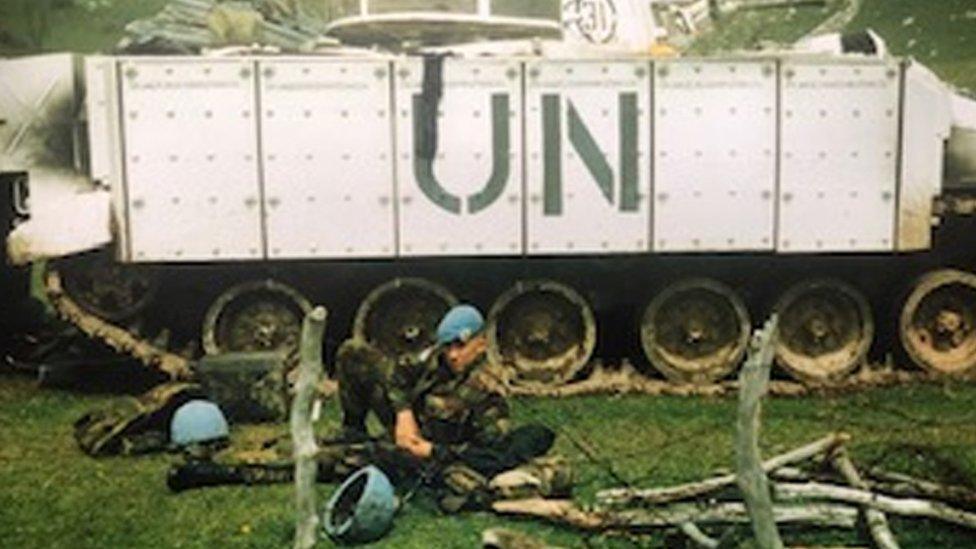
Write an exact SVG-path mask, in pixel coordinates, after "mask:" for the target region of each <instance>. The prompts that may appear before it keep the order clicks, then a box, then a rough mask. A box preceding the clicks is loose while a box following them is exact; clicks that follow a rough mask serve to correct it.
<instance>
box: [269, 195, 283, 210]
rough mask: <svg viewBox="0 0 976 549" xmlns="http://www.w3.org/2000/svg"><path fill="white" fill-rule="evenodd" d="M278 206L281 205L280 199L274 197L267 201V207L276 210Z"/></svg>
mask: <svg viewBox="0 0 976 549" xmlns="http://www.w3.org/2000/svg"><path fill="white" fill-rule="evenodd" d="M280 205H281V199H279V198H277V197H274V196H272V197H271V198H269V199H268V206H270V207H272V208H277V207H278V206H280Z"/></svg>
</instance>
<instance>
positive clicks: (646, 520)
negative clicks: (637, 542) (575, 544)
mask: <svg viewBox="0 0 976 549" xmlns="http://www.w3.org/2000/svg"><path fill="white" fill-rule="evenodd" d="M492 510H493V511H494V512H496V513H499V514H503V515H514V516H521V517H531V518H542V519H546V520H549V521H551V522H555V523H558V524H563V525H568V526H572V527H574V528H577V529H580V530H588V531H613V532H643V531H647V530H651V529H655V528H666V527H674V526H679V527H680V526H681V525H682V524H685V523H688V522H691V521H694V522H695V523H696V524H745V523H748V522H749V513H748V511H747V510H746V506H745V505H744V504H742V503H738V502H723V503H711V504H701V505H700V504H696V503H678V504H671V505H666V506H661V507H654V508H649V509H626V510H619V511H617V510H592V511H590V510H586V509H581V508H580V507H578V506H577V505H576V504H575V503H573V502H572V501H570V500H553V499H526V500H503V501H497V502H495V503H493V504H492ZM773 517H774V518H775V520H776V522H777V523H781V524H811V525H816V526H825V527H833V528H853V527H854V526H855V525H856V524H857V509H855V508H853V507H851V506H849V505H837V504H813V505H775V506H773Z"/></svg>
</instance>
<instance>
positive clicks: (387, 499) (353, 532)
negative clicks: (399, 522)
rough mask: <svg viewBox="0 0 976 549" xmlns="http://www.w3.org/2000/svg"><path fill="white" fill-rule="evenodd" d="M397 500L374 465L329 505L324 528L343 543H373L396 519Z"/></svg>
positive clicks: (357, 475) (345, 486)
mask: <svg viewBox="0 0 976 549" xmlns="http://www.w3.org/2000/svg"><path fill="white" fill-rule="evenodd" d="M396 510H397V499H396V494H395V493H394V491H393V484H391V483H390V479H389V478H387V476H386V475H385V474H384V473H383V471H380V470H379V469H377V468H376V467H374V466H372V465H370V466H368V467H364V468H362V469H360V470H359V471H356V472H355V473H353V474H352V476H350V477H349V478H347V479H346V481H345V482H343V483H342V485H341V486H339V489H338V490H336V492H335V493H334V494H332V497H331V498H329V502H328V503H327V504H326V505H325V513H324V516H323V520H322V527H323V529H324V530H325V533H326V534H327V535H328V536H329V537H330V538H331V539H332V540H333V541H336V542H339V543H369V542H371V541H376V540H378V539H380V538H381V537H383V536H384V535H385V534H386V532H387V531H389V529H390V526H392V525H393V517H394V516H395V515H396Z"/></svg>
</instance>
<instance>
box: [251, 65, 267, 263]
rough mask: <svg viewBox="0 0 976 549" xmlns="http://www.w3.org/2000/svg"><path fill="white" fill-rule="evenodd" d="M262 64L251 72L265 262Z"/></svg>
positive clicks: (255, 153)
mask: <svg viewBox="0 0 976 549" xmlns="http://www.w3.org/2000/svg"><path fill="white" fill-rule="evenodd" d="M260 68H261V67H260V64H259V63H258V61H257V60H255V61H252V62H251V70H252V71H253V72H252V74H253V75H254V76H253V78H254V80H253V83H252V85H253V86H254V131H255V138H256V140H257V141H256V142H255V143H254V147H255V151H254V156H255V158H256V159H257V171H258V173H257V176H258V179H257V183H258V204H259V207H258V212H259V215H260V222H261V257H262V258H263V259H265V260H267V259H270V257H269V254H268V247H269V246H268V244H269V243H268V210H267V205H266V204H265V203H264V201H265V188H264V184H265V181H264V146H263V142H262V140H263V137H264V135H263V133H262V130H263V125H262V124H261V118H262V116H263V114H264V109H263V107H262V105H261V72H260Z"/></svg>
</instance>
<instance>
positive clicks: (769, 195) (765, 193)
mask: <svg viewBox="0 0 976 549" xmlns="http://www.w3.org/2000/svg"><path fill="white" fill-rule="evenodd" d="M760 196H762V199H763V200H769V199H770V198H772V197H773V193H772V192H770V191H763V192H762V194H761V195H760Z"/></svg>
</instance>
